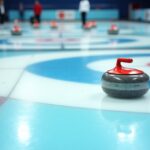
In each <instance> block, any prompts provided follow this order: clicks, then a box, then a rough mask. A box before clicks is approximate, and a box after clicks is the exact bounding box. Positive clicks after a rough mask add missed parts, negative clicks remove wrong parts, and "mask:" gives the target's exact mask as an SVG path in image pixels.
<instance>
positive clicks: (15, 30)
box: [11, 21, 22, 35]
mask: <svg viewBox="0 0 150 150" xmlns="http://www.w3.org/2000/svg"><path fill="white" fill-rule="evenodd" d="M11 34H12V35H21V34H22V30H21V27H20V26H19V23H18V21H15V23H14V26H13V28H12V30H11Z"/></svg>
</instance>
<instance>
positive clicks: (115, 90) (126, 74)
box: [102, 58, 149, 98]
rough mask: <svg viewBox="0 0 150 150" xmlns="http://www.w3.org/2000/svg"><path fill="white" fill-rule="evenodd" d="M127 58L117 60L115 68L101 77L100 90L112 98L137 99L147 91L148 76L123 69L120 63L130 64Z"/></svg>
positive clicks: (130, 60) (129, 69) (135, 70)
mask: <svg viewBox="0 0 150 150" xmlns="http://www.w3.org/2000/svg"><path fill="white" fill-rule="evenodd" d="M132 61H133V60H132V59H129V58H118V59H117V63H116V67H115V68H113V69H111V70H108V71H107V72H106V73H104V74H103V76H102V89H103V91H104V92H105V93H107V94H108V95H109V96H112V97H118V98H137V97H141V96H143V95H144V94H145V93H146V92H147V91H148V89H149V85H148V82H149V76H148V75H147V74H146V73H144V72H143V71H141V70H138V69H132V68H125V67H122V66H121V62H125V63H131V62H132Z"/></svg>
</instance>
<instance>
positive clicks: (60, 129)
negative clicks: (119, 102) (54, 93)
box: [0, 99, 150, 150]
mask: <svg viewBox="0 0 150 150" xmlns="http://www.w3.org/2000/svg"><path fill="white" fill-rule="evenodd" d="M149 126H150V115H149V114H144V113H143V114H142V113H127V112H113V111H102V110H92V109H79V108H69V107H62V106H54V105H45V104H38V103H27V102H21V101H16V100H12V99H9V100H8V101H7V102H6V103H5V104H4V105H2V106H1V107H0V149H1V150H16V149H18V150H101V149H102V150H112V149H113V150H149V147H150V142H149V139H150V130H149Z"/></svg>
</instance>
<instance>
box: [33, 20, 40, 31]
mask: <svg viewBox="0 0 150 150" xmlns="http://www.w3.org/2000/svg"><path fill="white" fill-rule="evenodd" d="M33 27H34V28H35V29H38V28H40V24H39V22H38V21H35V22H34V23H33Z"/></svg>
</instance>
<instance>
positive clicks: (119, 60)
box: [116, 58, 133, 68]
mask: <svg viewBox="0 0 150 150" xmlns="http://www.w3.org/2000/svg"><path fill="white" fill-rule="evenodd" d="M121 62H125V63H132V62H133V59H131V58H118V59H117V63H116V67H117V68H121V67H122V66H121Z"/></svg>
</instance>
